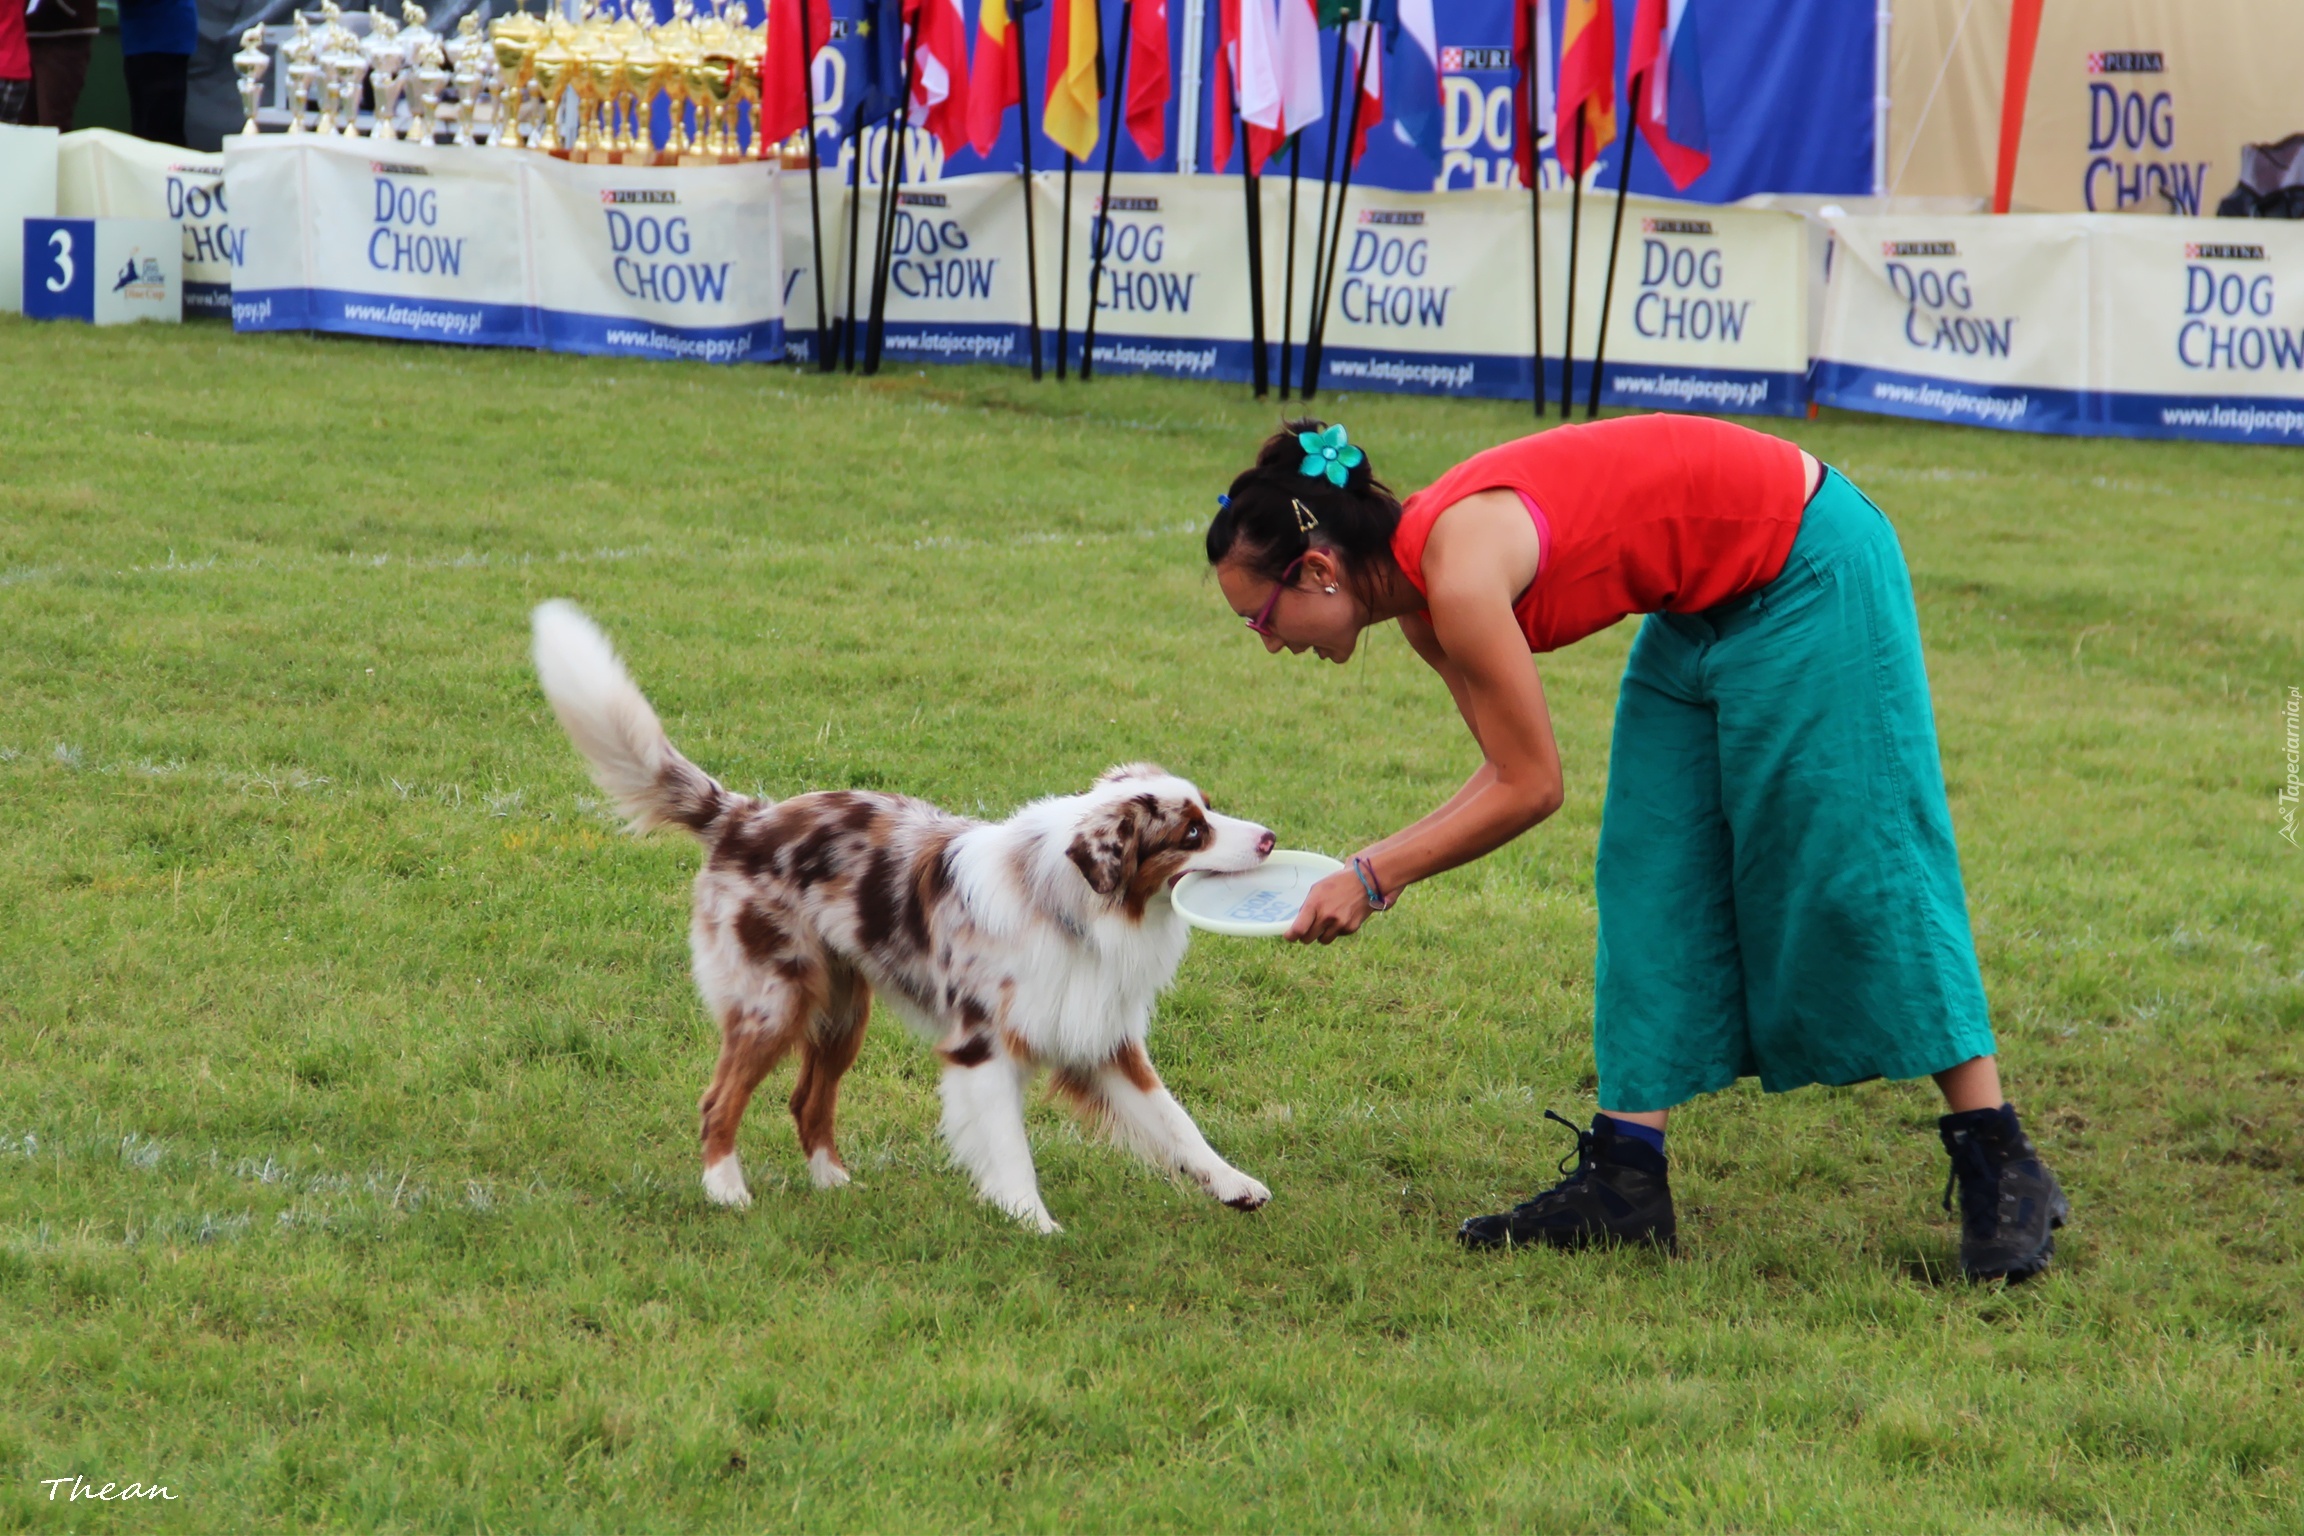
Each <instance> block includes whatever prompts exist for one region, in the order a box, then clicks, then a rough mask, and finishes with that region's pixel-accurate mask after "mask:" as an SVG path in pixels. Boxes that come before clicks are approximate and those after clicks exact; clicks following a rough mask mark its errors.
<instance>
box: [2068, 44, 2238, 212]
mask: <svg viewBox="0 0 2304 1536" xmlns="http://www.w3.org/2000/svg"><path fill="white" fill-rule="evenodd" d="M2086 62H2087V85H2088V139H2087V151H2088V159H2087V162H2086V164H2085V167H2084V168H2083V170H2082V171H2081V183H2080V196H2081V202H2082V204H2083V205H2084V206H2085V207H2086V208H2087V209H2088V211H2089V212H2090V213H2116V212H2125V211H2127V210H2130V209H2134V210H2137V211H2140V212H2146V213H2180V214H2193V215H2197V214H2198V213H2199V212H2200V200H2201V197H2202V196H2203V194H2204V193H2206V191H2207V189H2208V165H2209V162H2207V161H2205V160H2187V159H2184V158H2182V157H2181V155H2180V154H2179V153H2178V151H2177V144H2176V93H2175V92H2174V91H2173V90H2171V89H2169V87H2168V84H2167V74H2168V56H2167V55H2166V54H2165V53H2162V52H2160V51H2159V50H2157V49H2151V50H2145V49H2103V50H2099V51H2097V52H2093V53H2090V54H2089V55H2088V56H2087V61H2086Z"/></svg>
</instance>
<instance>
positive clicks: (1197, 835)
mask: <svg viewBox="0 0 2304 1536" xmlns="http://www.w3.org/2000/svg"><path fill="white" fill-rule="evenodd" d="M1206 841H1208V828H1207V827H1206V825H1204V824H1203V823H1201V822H1197V821H1196V822H1194V823H1192V825H1190V826H1189V827H1186V828H1185V829H1184V846H1185V847H1187V848H1197V847H1199V846H1200V845H1201V844H1202V843H1204V842H1206Z"/></svg>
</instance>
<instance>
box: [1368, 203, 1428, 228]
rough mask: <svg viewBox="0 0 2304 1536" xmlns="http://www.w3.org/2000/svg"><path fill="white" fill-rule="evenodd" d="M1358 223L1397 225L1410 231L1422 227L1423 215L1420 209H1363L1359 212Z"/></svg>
mask: <svg viewBox="0 0 2304 1536" xmlns="http://www.w3.org/2000/svg"><path fill="white" fill-rule="evenodd" d="M1360 222H1361V223H1363V224H1399V225H1404V226H1406V227H1407V228H1410V229H1419V228H1421V227H1423V224H1424V214H1423V211H1422V210H1421V209H1398V208H1363V209H1361V210H1360Z"/></svg>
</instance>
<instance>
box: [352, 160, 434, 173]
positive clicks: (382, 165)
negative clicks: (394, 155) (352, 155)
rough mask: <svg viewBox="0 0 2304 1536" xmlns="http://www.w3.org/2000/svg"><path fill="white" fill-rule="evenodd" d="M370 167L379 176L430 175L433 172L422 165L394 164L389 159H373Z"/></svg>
mask: <svg viewBox="0 0 2304 1536" xmlns="http://www.w3.org/2000/svg"><path fill="white" fill-rule="evenodd" d="M368 169H369V170H370V171H372V172H374V173H375V174H376V175H378V176H429V175H431V174H432V173H431V172H430V171H428V170H426V169H424V167H422V166H420V165H394V164H393V163H392V162H391V161H389V160H371V161H369V162H368Z"/></svg>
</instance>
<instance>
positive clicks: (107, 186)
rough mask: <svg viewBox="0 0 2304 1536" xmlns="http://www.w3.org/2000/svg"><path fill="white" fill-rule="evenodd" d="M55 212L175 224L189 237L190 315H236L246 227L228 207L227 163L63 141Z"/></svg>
mask: <svg viewBox="0 0 2304 1536" xmlns="http://www.w3.org/2000/svg"><path fill="white" fill-rule="evenodd" d="M56 164H57V172H56V212H57V213H58V214H60V215H61V216H63V217H65V218H68V219H71V218H82V219H107V218H118V219H173V220H175V221H176V222H177V223H178V224H179V225H181V226H182V228H183V231H184V313H185V314H186V315H187V316H189V317H194V318H197V317H200V316H212V317H215V318H219V319H221V318H224V317H226V316H228V315H230V313H231V311H232V251H233V248H234V247H235V246H236V245H238V244H239V241H240V230H239V226H238V225H237V224H236V223H235V222H234V221H233V219H232V215H231V212H230V210H229V209H228V208H227V207H226V206H225V192H224V158H223V156H221V155H212V154H194V153H193V152H192V151H190V150H187V149H180V148H178V147H177V146H175V145H173V144H155V143H152V142H150V141H149V140H146V139H139V138H133V137H131V136H129V135H128V134H125V133H115V132H113V131H112V130H111V129H109V128H84V129H82V130H80V131H79V132H78V133H68V134H65V135H64V137H63V138H62V139H61V140H59V141H58V143H57V151H56Z"/></svg>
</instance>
